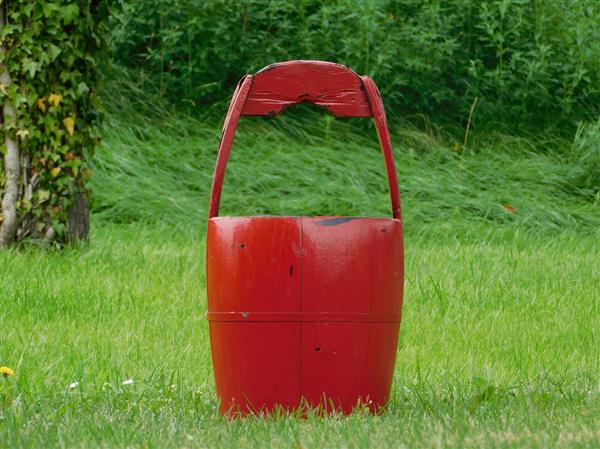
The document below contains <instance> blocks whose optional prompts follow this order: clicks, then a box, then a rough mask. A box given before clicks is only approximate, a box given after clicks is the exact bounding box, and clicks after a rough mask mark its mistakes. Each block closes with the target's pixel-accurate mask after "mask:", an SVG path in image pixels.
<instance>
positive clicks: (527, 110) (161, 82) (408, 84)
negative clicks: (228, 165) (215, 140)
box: [113, 0, 600, 127]
mask: <svg viewBox="0 0 600 449" xmlns="http://www.w3.org/2000/svg"><path fill="white" fill-rule="evenodd" d="M151 3H152V5H150V4H149V2H147V1H145V0H128V1H127V2H125V7H124V10H123V13H122V14H121V15H119V17H118V20H117V21H116V23H115V31H114V34H113V36H114V41H113V44H114V57H115V60H116V61H117V62H118V63H120V64H122V65H125V66H127V67H129V68H130V69H131V70H132V72H133V75H134V77H135V79H136V80H137V82H138V83H139V85H140V86H143V87H144V88H147V87H148V86H149V85H151V86H153V87H154V88H155V89H156V90H157V91H158V92H159V95H160V96H162V97H166V98H168V99H169V100H171V101H174V102H176V103H177V104H178V107H180V108H183V109H185V110H189V111H193V112H195V113H197V112H198V111H202V110H205V109H207V108H210V106H211V105H212V104H214V103H215V102H220V101H227V100H228V98H229V95H230V91H231V89H232V88H233V87H234V86H235V84H236V83H237V81H238V79H239V78H240V75H241V74H243V73H253V72H255V71H256V70H258V69H260V68H262V67H263V66H265V65H267V64H269V63H271V62H273V61H280V60H288V59H322V60H331V61H337V62H339V63H342V64H346V65H348V66H349V67H352V68H353V69H354V70H355V71H357V72H358V73H361V74H363V73H364V74H369V75H371V76H372V77H373V78H374V79H375V80H377V83H378V84H379V86H380V89H381V90H382V93H383V96H384V98H385V101H386V104H387V105H388V107H389V108H392V109H393V110H394V111H396V112H398V113H402V114H404V115H406V114H426V115H428V116H432V117H435V119H436V120H441V121H444V122H452V123H460V122H462V121H465V120H466V118H467V116H468V112H469V109H470V107H471V106H472V104H473V103H474V102H475V99H478V104H477V114H476V117H477V118H478V122H479V123H480V124H482V125H483V124H484V123H486V122H487V121H489V120H493V122H494V123H495V124H497V123H498V122H499V121H502V122H506V121H509V122H510V123H511V124H512V125H513V126H514V125H516V124H519V125H520V124H522V123H523V122H525V123H526V124H528V125H529V126H531V125H538V126H543V127H548V125H550V124H552V125H555V126H557V127H562V126H564V125H565V124H568V125H573V124H574V123H575V122H576V121H577V120H580V119H582V118H584V117H589V116H590V115H593V114H595V113H597V112H598V110H599V105H600V38H599V36H598V23H600V5H599V4H598V2H596V1H595V0H577V1H573V0H486V1H477V2H473V1H471V0H427V1H423V0H405V1H396V0H365V1H355V0H342V1H336V2H331V1H323V0H302V1H267V0H228V1H209V2H201V1H197V0H160V1H154V2H151Z"/></svg>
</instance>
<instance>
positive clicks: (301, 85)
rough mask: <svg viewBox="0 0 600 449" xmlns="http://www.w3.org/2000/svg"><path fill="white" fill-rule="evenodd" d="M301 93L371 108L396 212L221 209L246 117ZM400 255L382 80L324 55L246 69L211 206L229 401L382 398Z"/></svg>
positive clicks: (275, 404)
mask: <svg viewBox="0 0 600 449" xmlns="http://www.w3.org/2000/svg"><path fill="white" fill-rule="evenodd" d="M305 102H309V103H313V104H315V105H317V106H319V107H321V108H323V109H324V110H326V111H327V112H329V113H331V114H333V115H335V116H338V117H370V118H372V119H373V122H374V124H375V129H376V130H377V136H378V138H379V143H380V146H381V152H382V155H383V159H384V162H385V168H386V174H387V179H388V186H389V193H390V203H391V216H392V218H354V217H285V216H281V217H275V216H256V217H219V205H220V199H221V192H222V188H223V180H224V177H225V170H226V166H227V161H228V159H229V155H230V152H231V146H232V143H233V139H234V136H235V131H236V127H237V124H238V122H239V120H240V118H241V117H242V116H248V115H250V116H265V117H269V116H272V115H276V114H279V113H280V112H282V111H283V110H285V109H286V108H287V107H289V106H293V105H295V104H299V103H305ZM340 157H341V158H343V157H344V155H343V154H340ZM358 168H359V167H357V169H358ZM403 264H404V254H403V240H402V221H401V210H400V194H399V191H398V180H397V176H396V171H395V167H394V158H393V153H392V145H391V140H390V134H389V130H388V126H387V121H386V116H385V110H384V107H383V100H382V99H381V95H380V93H379V90H378V89H377V86H376V85H375V82H374V81H373V80H372V79H371V78H369V77H368V76H359V75H357V74H356V73H354V72H353V71H352V70H350V69H349V68H347V67H344V66H342V65H339V64H335V63H331V62H323V61H287V62H282V63H277V64H272V65H270V66H268V67H265V68H264V69H262V70H260V71H259V72H257V73H256V74H255V75H246V76H244V77H243V78H242V79H241V80H240V82H239V83H238V86H237V87H236V90H235V92H234V94H233V98H232V100H231V104H230V105H229V110H228V111H227V115H226V117H225V121H224V124H223V132H222V134H221V140H220V143H219V153H218V156H217V163H216V166H215V171H214V176H213V183H212V188H211V194H210V205H209V211H208V235H207V260H206V266H207V293H208V312H207V319H208V321H209V326H210V340H211V348H212V359H213V367H214V374H215V381H216V387H217V394H218V396H219V401H220V411H221V413H223V414H229V415H237V414H248V413H260V412H270V411H272V410H273V409H279V408H281V409H283V410H295V409H297V408H299V407H304V406H305V405H306V406H308V407H311V408H318V409H320V410H323V411H325V412H330V411H339V412H343V413H349V412H351V411H352V410H353V409H354V408H355V407H356V406H359V405H362V406H367V407H368V408H369V409H370V410H372V411H377V410H379V409H381V408H382V407H383V406H384V405H385V404H386V402H387V400H388V397H389V394H390V388H391V382H392V376H393V371H394V361H395V358H396V349H397V342H398V331H399V326H400V314H401V310H402V294H403V285H404V282H403V277H404V272H403V270H404V265H403Z"/></svg>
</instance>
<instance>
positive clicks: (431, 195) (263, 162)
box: [0, 99, 600, 449]
mask: <svg viewBox="0 0 600 449" xmlns="http://www.w3.org/2000/svg"><path fill="white" fill-rule="evenodd" d="M114 101H117V102H118V101H119V100H118V99H116V100H114ZM120 117H127V119H126V120H124V121H122V122H120V121H119V119H117V118H112V119H110V121H109V122H108V123H107V125H106V128H105V136H106V138H105V148H104V149H103V150H102V151H101V152H100V153H99V155H98V158H97V160H96V167H95V177H94V184H93V189H94V194H95V197H94V204H93V206H94V220H93V228H92V238H91V243H90V245H89V246H87V247H85V246H84V247H81V248H77V249H67V250H65V251H62V252H56V251H54V250H50V249H42V250H40V249H39V248H36V247H21V248H17V249H13V250H11V251H8V252H2V253H0V293H1V298H0V299H1V301H2V303H1V309H0V310H1V313H0V365H7V366H10V367H12V368H13V369H15V371H16V373H17V374H16V376H15V377H14V378H9V379H2V378H0V448H2V449H3V448H4V447H6V448H17V447H18V448H21V447H23V448H27V447H64V448H77V447H80V448H88V447H106V448H113V447H141V448H146V447H156V448H164V447H173V448H175V447H177V448H180V447H189V448H192V447H223V448H235V447H245V448H250V447H252V448H254V447H272V448H286V447H289V448H298V447H302V448H311V447H350V448H353V447H361V448H371V447H389V448H402V447H439V448H445V447H448V448H453V447H461V448H479V447H561V448H562V447H589V448H597V447H598V446H599V445H600V355H599V354H600V351H599V350H598V347H600V338H599V337H600V335H599V328H598V323H599V322H600V293H599V290H598V286H597V284H598V281H597V280H598V279H600V245H598V242H599V239H600V234H599V231H598V229H600V211H599V208H598V195H597V194H596V193H595V192H596V190H594V188H595V187H596V186H597V185H596V184H594V182H595V181H593V180H594V178H593V176H594V173H596V172H595V171H594V170H595V169H596V168H595V167H596V166H595V165H594V164H593V163H589V162H585V161H588V160H590V159H589V157H588V158H587V159H586V158H585V157H583V156H581V157H580V156H578V154H579V155H584V156H585V155H589V154H591V155H592V156H593V155H594V154H596V153H594V151H597V146H594V145H595V144H594V142H597V141H596V140H594V139H595V137H594V136H595V134H594V132H593V129H592V131H588V132H587V133H581V136H583V137H581V136H580V137H578V139H579V140H576V142H575V143H573V144H571V143H570V142H565V141H562V140H559V139H551V138H547V139H545V140H542V139H540V138H535V137H534V138H531V139H523V138H514V137H510V136H505V135H501V134H498V135H488V136H476V135H475V136H473V139H472V141H471V144H470V146H469V148H468V149H466V150H464V149H461V148H457V146H456V145H455V143H454V142H455V140H454V139H453V138H452V136H445V135H441V133H439V132H436V131H428V132H422V131H418V130H416V129H414V128H411V127H408V126H406V125H401V124H399V123H397V120H392V122H393V126H394V128H395V142H396V143H397V145H396V160H397V166H398V172H399V174H400V182H401V188H402V192H403V206H404V214H405V224H406V257H407V265H406V297H405V308H404V318H403V320H404V321H403V323H402V328H401V337H400V346H399V349H398V359H397V364H396V370H395V375H394V384H393V391H392V397H391V400H390V403H389V407H388V409H387V411H386V412H385V413H383V414H381V415H378V416H369V415H363V414H356V415H353V416H350V417H340V416H335V417H330V418H322V417H316V416H312V417H309V418H308V419H296V418H293V417H271V418H268V419H259V418H250V419H245V420H234V421H230V420H225V419H222V418H220V417H219V416H218V414H217V412H216V408H217V403H216V399H215V392H214V386H213V380H212V373H211V364H210V349H209V340H208V333H207V330H208V329H207V323H206V322H205V321H204V318H203V315H204V311H205V308H206V298H205V279H204V265H203V261H204V221H205V216H206V205H207V199H208V198H207V195H208V189H209V186H210V177H211V172H212V168H213V164H214V158H215V153H216V144H217V140H218V136H219V132H218V129H217V128H216V127H215V126H214V125H213V124H211V123H203V122H200V121H197V120H193V119H190V118H188V117H184V116H181V115H177V114H170V113H168V112H165V111H158V112H156V113H155V115H154V116H153V115H152V114H149V113H146V114H145V115H144V114H139V113H136V112H135V111H134V110H133V109H125V108H123V114H122V115H121V116H120ZM159 118H160V120H158V119H159ZM293 118H294V119H297V121H294V120H292V119H293ZM314 118H315V117H314V115H310V114H308V115H302V114H300V115H299V116H295V117H294V116H291V117H287V118H286V116H282V118H281V119H278V120H275V123H272V122H271V123H269V122H258V121H255V122H254V123H252V122H250V123H246V124H243V125H242V127H241V129H240V133H239V135H238V137H239V139H238V140H237V141H236V144H237V146H236V147H234V152H233V157H232V163H231V166H230V170H229V171H228V175H227V177H226V182H225V192H224V197H223V212H224V213H230V214H233V213H236V214H252V213H280V214H284V213H293V214H313V213H322V214H336V213H339V214H348V215H362V214H365V215H366V214H369V215H386V214H387V213H388V208H389V206H388V200H387V197H386V182H385V178H384V177H383V173H384V172H383V162H382V160H381V156H380V155H379V154H378V153H377V151H375V150H374V148H376V145H375V142H376V141H375V137H374V135H373V133H372V131H371V130H367V128H364V129H363V128H356V127H354V125H348V124H345V123H343V122H341V121H339V120H328V119H319V120H316V121H315V122H314V123H309V121H314ZM121 120H123V119H121ZM297 123H299V126H297V125H296V124H297ZM361 130H362V131H361ZM598 135H600V133H599V134H598ZM458 141H459V142H460V139H458ZM590 142H591V143H590ZM589 148H592V150H589ZM586 157H587V156H586ZM586 164H587V165H586ZM589 180H592V184H591V188H590V184H589ZM503 205H511V206H513V207H514V208H516V213H510V212H507V211H506V209H505V208H503V207H502V206H503ZM127 379H133V381H134V383H133V384H132V385H124V384H123V381H125V380H127ZM73 383H77V386H75V387H74V388H71V387H70V385H71V384H73Z"/></svg>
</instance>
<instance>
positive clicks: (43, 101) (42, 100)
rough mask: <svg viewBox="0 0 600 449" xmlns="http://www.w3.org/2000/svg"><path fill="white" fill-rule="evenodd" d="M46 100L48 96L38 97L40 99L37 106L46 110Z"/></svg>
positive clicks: (41, 109)
mask: <svg viewBox="0 0 600 449" xmlns="http://www.w3.org/2000/svg"><path fill="white" fill-rule="evenodd" d="M45 101H46V97H42V98H40V99H38V101H37V107H38V109H39V110H40V111H42V112H46V103H45Z"/></svg>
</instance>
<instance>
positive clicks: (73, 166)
mask: <svg viewBox="0 0 600 449" xmlns="http://www.w3.org/2000/svg"><path fill="white" fill-rule="evenodd" d="M2 8H3V12H4V24H3V26H2V30H1V33H0V39H1V44H2V47H3V50H4V51H3V52H2V56H1V57H2V59H1V61H0V63H1V64H2V71H3V72H4V73H5V75H6V73H7V74H8V75H9V77H10V82H9V83H3V84H2V85H0V99H1V100H2V102H3V104H4V105H5V106H7V105H8V106H10V108H12V109H14V111H15V116H16V117H15V119H14V120H7V117H5V120H4V123H3V132H4V136H5V138H6V139H12V140H13V141H14V142H16V143H17V144H18V150H19V160H18V166H19V167H18V168H19V174H18V197H17V202H16V210H17V227H16V232H15V233H14V235H13V236H12V240H22V239H26V238H45V239H47V240H51V241H53V242H55V244H57V245H60V244H62V243H64V242H65V241H67V240H68V239H69V237H79V238H86V237H87V207H86V200H85V198H86V195H87V193H88V192H87V189H86V183H87V181H88V180H89V178H90V176H91V170H90V168H89V166H88V162H87V161H88V160H89V158H90V157H91V156H92V154H93V152H94V148H95V147H96V145H97V144H98V142H99V135H98V132H97V131H96V128H95V124H96V122H97V120H98V116H99V113H98V109H99V107H100V104H99V99H98V97H97V95H96V83H97V66H98V61H99V58H100V57H101V56H102V55H103V54H105V53H106V52H105V49H106V45H105V40H104V38H103V37H104V30H105V24H106V18H107V17H108V7H107V5H106V2H100V1H89V0H53V1H49V0H44V1H36V2H32V1H29V0H8V1H4V2H2ZM5 111H6V109H5ZM5 115H6V114H5ZM1 151H2V152H3V153H6V152H7V151H8V150H7V148H6V146H3V147H2V150H1ZM5 171H6V170H4V168H3V164H2V162H0V179H2V180H3V182H2V184H0V195H1V194H2V193H3V187H5V188H6V187H7V184H6V183H7V182H8V181H7V180H6V179H5V178H6V177H5V176H4V175H5V173H4V172H5ZM75 209H77V210H75ZM77 215H78V216H77ZM74 228H77V229H74Z"/></svg>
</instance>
